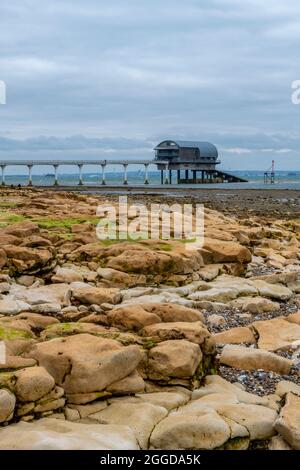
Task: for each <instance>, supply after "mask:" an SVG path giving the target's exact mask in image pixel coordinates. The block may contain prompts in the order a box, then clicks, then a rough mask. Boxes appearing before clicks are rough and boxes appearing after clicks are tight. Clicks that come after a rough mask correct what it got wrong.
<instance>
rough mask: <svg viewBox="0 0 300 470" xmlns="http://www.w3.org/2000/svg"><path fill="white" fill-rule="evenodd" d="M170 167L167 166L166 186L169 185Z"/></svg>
mask: <svg viewBox="0 0 300 470" xmlns="http://www.w3.org/2000/svg"><path fill="white" fill-rule="evenodd" d="M168 173H169V165H168V164H167V165H166V179H165V184H169V174H168Z"/></svg>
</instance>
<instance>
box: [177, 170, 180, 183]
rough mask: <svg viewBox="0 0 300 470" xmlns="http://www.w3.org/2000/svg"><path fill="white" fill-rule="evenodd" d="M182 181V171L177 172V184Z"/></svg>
mask: <svg viewBox="0 0 300 470" xmlns="http://www.w3.org/2000/svg"><path fill="white" fill-rule="evenodd" d="M179 180H180V170H177V184H179Z"/></svg>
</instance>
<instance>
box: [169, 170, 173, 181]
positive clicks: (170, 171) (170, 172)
mask: <svg viewBox="0 0 300 470" xmlns="http://www.w3.org/2000/svg"><path fill="white" fill-rule="evenodd" d="M169 182H170V184H172V170H169Z"/></svg>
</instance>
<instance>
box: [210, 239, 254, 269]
mask: <svg viewBox="0 0 300 470" xmlns="http://www.w3.org/2000/svg"><path fill="white" fill-rule="evenodd" d="M203 248H204V249H205V250H208V251H210V252H211V253H212V258H213V262H214V263H237V262H238V263H248V262H250V261H251V253H250V251H249V250H248V248H246V247H244V246H242V245H240V244H239V243H235V242H226V241H221V240H214V239H209V238H207V237H206V238H205V243H204V246H203Z"/></svg>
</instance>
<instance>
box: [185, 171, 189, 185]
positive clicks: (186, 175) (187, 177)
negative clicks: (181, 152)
mask: <svg viewBox="0 0 300 470" xmlns="http://www.w3.org/2000/svg"><path fill="white" fill-rule="evenodd" d="M185 179H186V181H185V182H186V183H188V180H189V170H185Z"/></svg>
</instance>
